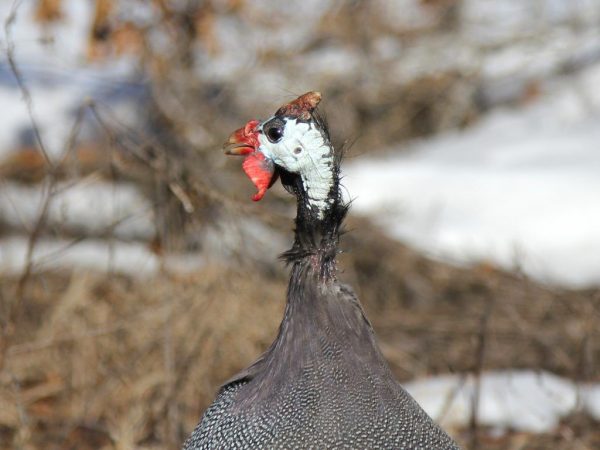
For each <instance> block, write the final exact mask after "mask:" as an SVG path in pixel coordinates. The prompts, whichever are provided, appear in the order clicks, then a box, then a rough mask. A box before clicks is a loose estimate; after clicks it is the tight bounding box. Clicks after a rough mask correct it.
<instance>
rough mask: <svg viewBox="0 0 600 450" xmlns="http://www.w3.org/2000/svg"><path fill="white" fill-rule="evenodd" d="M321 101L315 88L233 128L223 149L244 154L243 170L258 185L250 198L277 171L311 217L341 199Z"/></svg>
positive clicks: (273, 178)
mask: <svg viewBox="0 0 600 450" xmlns="http://www.w3.org/2000/svg"><path fill="white" fill-rule="evenodd" d="M320 101H321V94H320V93H319V92H307V93H306V94H304V95H301V96H300V97H298V98H297V99H295V100H293V101H292V102H290V103H287V104H285V105H283V106H282V107H281V108H279V109H278V110H277V112H275V114H274V115H273V116H272V117H270V118H268V119H267V120H265V121H262V122H261V121H258V120H251V121H249V122H248V123H247V124H246V125H245V126H244V127H242V128H240V129H238V130H236V131H235V132H233V133H232V134H231V136H230V137H229V140H228V141H227V142H226V143H225V146H224V148H225V152H226V153H227V154H230V155H244V156H245V157H246V158H245V160H244V163H243V168H244V171H245V172H246V174H247V175H248V177H249V178H250V179H251V180H252V182H253V183H254V185H255V186H256V188H257V189H258V192H257V193H256V194H255V195H254V197H252V199H253V200H255V201H258V200H260V199H261V198H263V196H264V195H265V193H266V191H267V189H268V188H269V187H271V186H272V185H273V183H274V182H275V181H276V180H277V178H278V177H280V178H281V181H282V183H283V185H284V186H285V187H286V188H287V189H288V190H289V191H291V192H293V193H294V194H296V196H297V197H298V203H299V208H303V209H304V210H305V213H306V214H308V215H310V216H311V217H312V219H316V220H323V219H324V218H325V216H326V215H327V212H328V211H330V210H331V208H332V206H333V205H334V204H335V203H336V202H338V201H339V193H338V172H339V167H338V166H339V164H338V161H337V159H336V156H335V152H334V150H333V147H332V145H331V142H330V139H329V133H328V130H327V126H326V124H325V121H324V120H323V118H322V117H321V116H320V115H319V114H318V112H317V110H316V108H317V105H318V104H319V102H320Z"/></svg>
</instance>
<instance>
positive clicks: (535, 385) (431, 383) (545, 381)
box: [404, 370, 600, 433]
mask: <svg viewBox="0 0 600 450" xmlns="http://www.w3.org/2000/svg"><path fill="white" fill-rule="evenodd" d="M404 387H405V388H406V390H407V391H408V392H409V393H410V394H411V395H412V396H413V397H414V399H415V400H416V401H417V402H418V403H419V404H420V405H421V406H422V407H423V409H425V411H426V412H427V413H428V414H429V415H430V416H432V417H433V418H434V419H435V420H437V421H439V422H440V423H441V424H442V426H445V427H450V428H464V427H467V426H468V425H469V421H470V420H471V414H472V408H473V404H474V396H475V393H476V392H477V389H478V388H477V383H476V378H475V377H474V376H473V375H464V376H461V375H444V376H439V377H431V378H426V379H422V380H416V381H413V382H410V383H407V384H405V385H404ZM581 398H584V399H585V401H583V402H581V401H580V399H581ZM581 409H582V410H583V411H584V412H586V413H588V414H590V415H591V416H592V417H596V418H597V417H598V413H599V412H600V385H591V386H589V385H588V386H585V385H577V384H576V383H574V382H572V381H570V380H567V379H565V378H561V377H558V376H556V375H553V374H551V373H548V372H534V371H527V370H523V371H517V370H515V371H501V372H489V373H484V374H482V376H481V380H480V387H479V400H478V408H477V421H478V423H479V424H480V425H483V426H488V427H492V428H495V429H499V430H500V431H502V430H507V429H511V430H517V431H524V432H532V433H544V432H549V431H552V429H554V428H555V427H556V426H557V425H558V423H559V421H560V420H561V419H562V418H564V417H566V416H568V415H569V414H572V413H574V412H576V411H579V410H581Z"/></svg>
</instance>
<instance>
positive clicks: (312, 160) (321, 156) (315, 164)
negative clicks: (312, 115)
mask: <svg viewBox="0 0 600 450" xmlns="http://www.w3.org/2000/svg"><path fill="white" fill-rule="evenodd" d="M270 122H271V119H269V120H267V121H265V122H263V123H262V124H261V125H260V127H259V130H260V131H263V132H264V133H259V135H258V140H259V142H260V147H259V151H261V152H262V153H263V154H264V155H265V156H266V157H267V158H270V159H271V160H272V161H273V162H274V163H275V164H277V165H279V166H281V167H283V168H284V169H285V170H287V171H288V172H291V173H296V174H299V175H300V176H301V177H302V181H303V184H304V187H305V189H306V193H307V195H308V202H309V204H310V205H311V206H315V207H316V208H317V210H318V212H319V218H322V217H323V213H324V212H325V210H326V209H327V208H328V207H329V206H330V203H331V201H332V200H331V199H329V198H328V195H329V193H330V191H331V187H332V185H333V158H334V155H333V150H332V148H331V146H330V145H329V144H328V143H327V142H326V141H325V140H324V139H323V135H322V134H321V132H320V131H319V130H318V129H317V128H316V126H315V125H314V124H312V123H306V122H299V121H297V120H296V119H289V118H284V119H282V123H283V124H284V127H283V135H281V137H280V139H279V140H277V142H271V140H269V138H268V136H267V134H268V131H269V128H268V124H269V123H270ZM265 125H267V127H265V128H263V127H264V126H265Z"/></svg>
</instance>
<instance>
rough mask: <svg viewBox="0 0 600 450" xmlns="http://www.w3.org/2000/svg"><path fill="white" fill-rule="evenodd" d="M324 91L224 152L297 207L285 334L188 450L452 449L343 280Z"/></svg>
mask: <svg viewBox="0 0 600 450" xmlns="http://www.w3.org/2000/svg"><path fill="white" fill-rule="evenodd" d="M320 100H321V95H320V94H319V93H318V92H308V93H306V94H304V95H302V96H300V97H299V98H297V99H296V100H294V101H292V102H290V103H288V104H286V105H284V106H282V107H281V108H279V110H278V111H277V112H276V113H275V115H274V116H273V117H271V118H269V119H268V120H266V121H264V122H259V121H256V120H252V121H250V122H248V123H247V124H246V126H245V127H243V128H240V129H239V130H237V131H235V132H234V133H233V134H232V135H231V137H230V138H229V141H228V142H227V143H226V144H225V150H226V153H227V154H234V155H244V156H245V160H244V162H243V169H244V171H245V172H246V174H247V175H248V176H249V177H250V179H251V180H252V182H253V183H254V185H255V186H256V187H257V189H258V192H257V194H256V195H255V196H254V197H253V199H254V200H260V199H261V198H262V197H263V195H264V194H265V192H266V190H267V189H268V188H269V187H270V186H271V185H272V184H273V183H274V182H275V180H276V179H277V177H279V178H280V179H281V182H282V183H283V185H284V187H285V188H286V189H287V190H288V191H290V192H291V193H293V194H294V195H295V196H296V199H297V203H298V206H297V217H296V229H295V240H294V244H293V246H292V248H291V249H290V250H289V251H287V252H286V253H284V255H283V257H284V258H285V260H286V261H287V262H288V263H289V264H290V265H291V277H290V282H289V286H288V293H287V304H286V308H285V314H284V317H283V321H282V323H281V325H280V328H279V333H278V335H277V338H276V339H275V341H274V342H273V344H272V345H271V346H270V347H269V349H268V350H267V351H266V352H265V353H264V354H263V355H262V356H261V357H260V358H259V359H258V360H257V361H256V362H255V363H254V364H252V365H251V366H250V367H249V368H247V369H245V370H244V371H242V372H241V373H239V374H237V375H236V376H235V377H233V378H232V379H231V380H229V381H228V382H227V383H226V384H225V385H224V386H223V387H222V388H221V390H220V392H219V394H218V396H217V398H216V400H215V401H214V402H213V404H212V405H211V406H210V407H209V408H208V409H207V410H206V412H205V413H204V416H203V417H202V420H201V421H200V423H199V424H198V426H197V427H196V429H195V430H194V432H193V433H192V435H191V436H190V437H189V439H188V440H187V441H186V443H185V444H184V449H229V448H244V449H246V448H247V449H305V448H306V449H308V448H312V449H335V448H348V449H457V448H458V446H457V445H456V443H455V442H454V441H453V440H452V439H451V438H450V437H449V436H448V435H447V434H446V433H445V432H444V431H443V430H442V429H441V428H440V427H438V426H437V425H436V424H435V423H434V422H433V421H432V420H431V418H430V417H429V416H428V415H427V414H426V413H425V412H424V411H423V410H422V409H421V407H420V406H419V405H418V404H417V403H416V402H415V401H414V400H413V399H412V397H410V395H409V394H408V393H407V392H406V391H405V390H404V389H403V388H402V387H401V386H400V384H399V383H398V382H397V381H396V380H395V379H394V377H393V375H392V373H391V371H390V369H389V367H388V365H387V363H386V362H385V360H384V358H383V356H382V354H381V352H380V350H379V348H378V346H377V344H376V342H375V336H374V332H373V329H372V327H371V325H370V323H369V321H368V320H367V318H366V317H365V314H364V312H363V310H362V307H361V305H360V302H359V301H358V299H357V297H356V296H355V295H354V293H353V292H352V290H351V289H350V288H349V287H348V286H346V285H344V284H341V283H340V282H339V281H338V280H337V278H336V255H337V253H338V249H337V248H338V240H339V235H340V227H341V224H342V221H343V219H344V216H345V215H346V212H347V210H348V205H347V204H346V203H344V201H343V199H342V196H341V193H340V185H339V178H340V169H339V167H340V156H339V154H338V153H336V152H335V151H334V149H333V147H332V145H331V143H330V139H329V134H328V130H327V127H326V125H325V123H324V121H323V119H322V118H321V116H320V115H319V114H318V112H317V111H316V107H317V105H318V103H319V102H320Z"/></svg>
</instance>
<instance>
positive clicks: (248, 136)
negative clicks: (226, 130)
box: [223, 120, 260, 155]
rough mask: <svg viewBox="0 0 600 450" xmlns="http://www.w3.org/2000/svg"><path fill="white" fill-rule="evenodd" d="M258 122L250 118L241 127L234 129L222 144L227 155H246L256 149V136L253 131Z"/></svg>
mask: <svg viewBox="0 0 600 450" xmlns="http://www.w3.org/2000/svg"><path fill="white" fill-rule="evenodd" d="M259 123H260V122H259V121H258V120H251V121H250V122H248V123H247V124H246V125H244V126H243V127H242V128H239V129H237V130H235V131H234V132H233V133H231V136H229V139H227V141H225V143H224V144H223V150H225V154H227V155H248V154H250V153H254V152H255V151H256V150H257V149H258V146H259V144H258V138H257V136H256V132H255V131H254V130H255V128H256V127H257V125H258V124H259Z"/></svg>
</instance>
